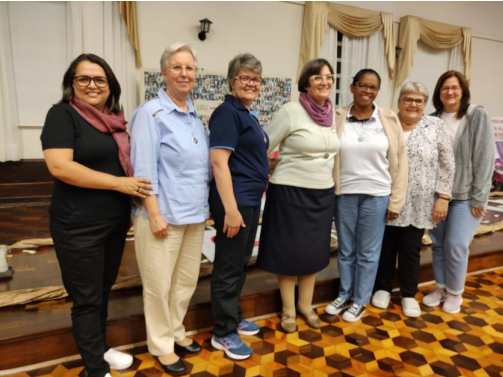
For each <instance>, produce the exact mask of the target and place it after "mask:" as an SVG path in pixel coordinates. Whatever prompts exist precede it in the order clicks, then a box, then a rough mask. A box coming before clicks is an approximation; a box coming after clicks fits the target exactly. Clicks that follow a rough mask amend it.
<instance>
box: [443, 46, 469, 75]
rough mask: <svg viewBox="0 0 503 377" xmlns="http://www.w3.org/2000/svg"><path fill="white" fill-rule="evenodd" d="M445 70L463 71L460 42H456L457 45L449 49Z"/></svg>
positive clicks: (463, 62) (463, 63) (462, 54)
mask: <svg viewBox="0 0 503 377" xmlns="http://www.w3.org/2000/svg"><path fill="white" fill-rule="evenodd" d="M447 70H448V71H452V70H454V71H458V72H464V71H465V60H464V53H463V45H462V44H461V43H460V44H458V45H457V46H454V47H453V48H452V49H451V50H450V51H449V63H448V65H447Z"/></svg>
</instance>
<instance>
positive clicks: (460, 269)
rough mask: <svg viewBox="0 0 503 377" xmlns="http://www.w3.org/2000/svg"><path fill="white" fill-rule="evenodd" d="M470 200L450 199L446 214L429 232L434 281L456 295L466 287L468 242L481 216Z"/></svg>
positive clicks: (470, 240)
mask: <svg viewBox="0 0 503 377" xmlns="http://www.w3.org/2000/svg"><path fill="white" fill-rule="evenodd" d="M471 203H472V201H471V200H453V201H451V202H450V203H449V212H448V213H447V217H446V218H445V219H444V220H442V221H440V222H439V223H438V224H437V226H436V227H435V228H433V229H432V230H430V232H429V233H430V237H431V240H432V241H433V245H432V247H431V249H432V252H433V274H434V275H435V283H436V285H437V287H439V288H445V289H446V290H447V292H449V293H451V294H453V295H460V294H461V293H463V291H464V287H465V279H466V270H467V268H468V255H469V254H470V249H469V246H470V243H471V242H472V239H473V235H474V234H475V231H476V230H477V228H478V226H479V224H480V221H481V220H482V219H479V218H477V217H475V216H473V215H472V212H471Z"/></svg>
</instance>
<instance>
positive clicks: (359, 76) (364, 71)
mask: <svg viewBox="0 0 503 377" xmlns="http://www.w3.org/2000/svg"><path fill="white" fill-rule="evenodd" d="M367 73H369V74H371V75H376V76H377V80H378V81H379V87H380V86H381V76H379V73H377V72H376V71H374V70H373V69H372V68H364V69H360V70H359V71H358V73H357V74H356V75H355V77H353V82H352V83H351V85H353V86H355V85H356V84H358V82H359V81H360V80H361V79H362V77H363V76H364V75H366V74H367Z"/></svg>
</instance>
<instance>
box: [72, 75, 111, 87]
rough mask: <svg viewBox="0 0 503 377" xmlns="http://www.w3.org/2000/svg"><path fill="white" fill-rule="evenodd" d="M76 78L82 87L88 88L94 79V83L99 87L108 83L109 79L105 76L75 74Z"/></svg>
mask: <svg viewBox="0 0 503 377" xmlns="http://www.w3.org/2000/svg"><path fill="white" fill-rule="evenodd" d="M74 80H75V82H76V83H77V85H78V86H80V87H81V88H87V87H88V86H89V85H91V81H93V82H94V85H96V86H97V87H98V88H104V87H106V86H107V85H108V79H107V78H106V77H103V76H96V77H89V76H75V78H74Z"/></svg>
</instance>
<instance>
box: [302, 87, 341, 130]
mask: <svg viewBox="0 0 503 377" xmlns="http://www.w3.org/2000/svg"><path fill="white" fill-rule="evenodd" d="M299 102H300V104H301V105H302V107H303V108H304V109H306V111H307V113H308V114H309V116H310V117H311V119H312V120H313V121H314V122H315V123H317V124H319V125H320V126H323V127H330V126H332V123H333V121H334V109H333V106H332V101H330V98H327V99H326V100H325V104H324V105H323V106H320V105H318V104H317V103H316V102H315V101H314V100H313V99H312V98H311V97H309V96H308V95H307V93H300V97H299Z"/></svg>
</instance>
